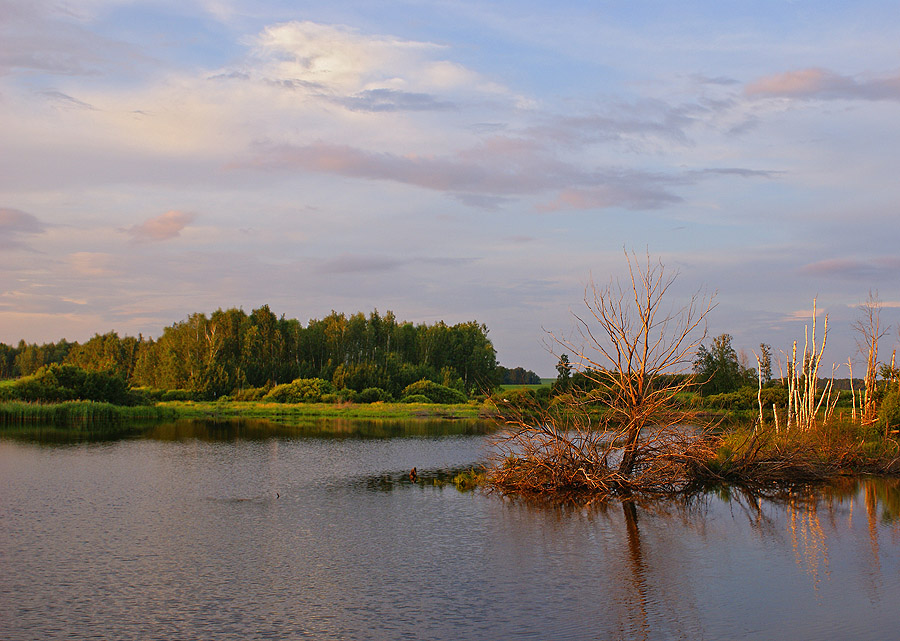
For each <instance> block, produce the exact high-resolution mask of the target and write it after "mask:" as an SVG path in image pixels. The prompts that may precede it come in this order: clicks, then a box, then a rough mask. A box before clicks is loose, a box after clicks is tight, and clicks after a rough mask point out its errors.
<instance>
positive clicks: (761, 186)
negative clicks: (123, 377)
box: [0, 0, 900, 376]
mask: <svg viewBox="0 0 900 641" xmlns="http://www.w3.org/2000/svg"><path fill="white" fill-rule="evenodd" d="M898 33H900V12H898V11H897V10H896V4H895V3H894V2H877V1H869V0H862V1H860V2H853V3H845V2H829V1H823V0H815V1H812V0H810V1H806V0H795V1H787V0H781V1H776V0H755V1H752V2H751V1H738V0H735V1H730V2H722V1H721V0H711V1H708V2H691V1H686V2H679V3H672V2H649V1H648V2H634V1H633V0H619V1H609V2H603V1H591V2H579V1H573V2H565V3H559V2H549V1H545V0H517V1H516V2H506V1H499V2H490V1H487V0H478V1H474V0H473V1H471V2H470V1H468V0H459V1H452V0H445V1H417V2H393V1H390V0H388V1H385V2H377V3H376V2H371V1H363V0H360V1H346V2H343V1H340V0H334V1H330V2H322V1H321V0H317V1H307V2H300V1H296V0H295V1H287V0H177V1H175V0H158V1H147V0H0V342H6V343H8V344H14V343H17V342H18V341H19V340H20V339H25V340H26V341H28V342H38V343H42V342H47V341H56V340H58V339H60V338H66V339H68V340H78V341H84V340H86V339H88V338H90V337H91V336H93V335H94V334H95V333H105V332H107V331H111V330H114V331H117V332H118V333H119V334H120V335H135V336H136V335H137V334H138V333H141V334H143V335H144V336H154V337H156V336H159V335H160V334H161V333H162V329H163V327H165V326H167V325H171V324H172V323H174V322H176V321H179V320H183V319H184V318H186V317H187V316H188V315H189V314H191V313H194V312H206V313H210V312H212V311H214V310H216V309H218V308H223V309H227V308H230V307H240V308H242V309H244V310H245V311H247V312H249V311H251V310H252V309H254V308H256V307H259V306H260V305H263V304H268V305H269V306H270V308H271V309H272V311H274V312H275V313H276V314H278V315H282V314H283V315H285V316H286V317H288V318H298V319H300V320H302V321H304V322H305V321H307V320H309V319H312V318H321V317H323V316H326V315H327V314H329V313H330V312H331V310H337V311H339V312H345V313H348V314H350V313H354V312H356V311H363V312H364V313H367V314H368V313H369V312H370V311H371V310H373V309H376V308H377V309H378V310H379V312H381V313H384V312H386V311H387V310H391V311H393V312H394V314H395V315H396V316H397V317H398V318H399V319H401V320H409V321H413V322H416V323H420V322H424V323H433V322H437V321H439V320H443V321H445V322H447V323H450V324H452V323H457V322H464V321H469V320H477V321H479V322H482V323H485V324H486V325H487V326H488V328H489V329H490V334H489V337H490V338H491V339H492V341H493V343H494V345H495V347H496V348H497V352H498V358H499V361H500V363H501V364H503V365H506V366H507V367H516V366H521V367H526V368H528V369H532V370H534V371H536V372H538V373H539V374H541V375H542V376H552V375H555V371H554V365H555V364H556V362H557V354H559V353H560V352H561V351H565V350H564V349H561V348H560V347H559V346H557V347H555V348H554V347H553V336H556V337H570V338H571V339H572V340H574V341H577V340H579V339H577V334H576V333H573V332H574V325H573V314H579V315H581V314H582V311H583V310H584V297H585V288H586V286H589V284H590V283H591V282H594V283H596V284H597V285H598V286H599V287H603V286H605V285H606V284H607V283H608V282H609V281H610V279H621V278H623V277H627V263H626V260H625V255H626V253H631V252H634V253H635V254H636V255H638V256H646V255H649V256H651V257H652V258H653V260H659V261H661V262H662V263H663V264H664V265H665V267H666V269H667V270H670V272H671V273H673V274H674V273H677V279H676V282H675V285H674V287H673V289H672V291H671V293H670V300H671V303H672V305H673V306H675V307H677V306H678V305H680V304H682V303H684V302H686V301H687V300H688V299H689V298H690V296H691V295H692V294H694V293H695V292H697V291H702V292H707V293H710V294H714V295H715V301H716V307H715V308H714V309H713V310H712V311H711V313H710V314H709V316H708V332H709V334H710V335H718V334H721V333H726V332H727V333H729V334H731V335H732V336H733V337H734V341H733V344H734V346H735V347H736V348H742V349H744V350H745V351H746V352H747V353H748V355H749V356H750V358H751V359H752V353H751V350H753V349H758V348H757V346H758V345H759V343H761V342H765V343H768V344H770V345H771V346H772V348H773V352H774V354H775V355H776V356H779V355H780V352H781V351H782V350H783V351H785V352H789V351H790V349H791V345H792V342H793V341H794V340H798V341H800V349H801V350H802V345H803V340H804V327H805V326H806V325H809V324H810V320H811V310H812V306H813V299H814V298H815V299H816V308H817V311H818V312H819V313H820V317H819V328H820V329H819V331H820V335H821V322H822V317H823V316H824V315H826V314H827V316H828V319H829V321H828V322H829V334H828V345H827V348H826V356H825V359H824V362H825V363H828V364H830V363H832V362H835V363H841V362H846V360H847V358H853V359H854V360H855V361H857V362H860V361H861V360H862V359H860V357H859V355H858V354H857V346H856V334H855V333H854V331H853V329H852V325H853V323H854V321H855V320H857V319H859V318H860V312H859V309H858V306H859V305H860V304H861V303H863V302H864V301H865V300H866V299H867V297H868V295H869V292H870V291H871V292H873V293H874V294H875V295H876V296H877V297H878V299H879V300H880V301H881V305H882V311H881V321H882V327H883V328H888V326H890V327H889V331H888V334H887V336H886V337H885V338H884V339H883V341H882V355H884V354H885V352H887V355H886V358H887V359H889V358H890V350H891V349H893V347H894V346H896V345H897V344H898V342H900V341H898V331H897V328H898V325H900V281H898V273H900V247H898V244H900V216H898V203H900V180H897V178H896V175H895V174H896V172H897V167H898V160H900V39H898V38H897V34H898ZM751 364H754V365H755V362H754V363H751ZM859 367H860V368H861V367H862V366H861V365H859ZM826 369H827V367H826ZM776 370H777V368H776ZM854 373H855V374H857V375H858V374H859V371H856V372H854ZM839 375H844V376H846V369H845V370H844V372H843V374H841V373H839Z"/></svg>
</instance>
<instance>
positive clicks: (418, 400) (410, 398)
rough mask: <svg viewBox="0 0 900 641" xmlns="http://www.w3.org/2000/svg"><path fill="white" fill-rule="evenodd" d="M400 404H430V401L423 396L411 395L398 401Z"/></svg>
mask: <svg viewBox="0 0 900 641" xmlns="http://www.w3.org/2000/svg"><path fill="white" fill-rule="evenodd" d="M400 402H401V403H431V402H432V400H431V399H430V398H428V397H427V396H425V395H424V394H412V395H410V396H404V397H403V398H401V399H400Z"/></svg>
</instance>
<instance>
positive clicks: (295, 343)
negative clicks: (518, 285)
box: [0, 305, 498, 398]
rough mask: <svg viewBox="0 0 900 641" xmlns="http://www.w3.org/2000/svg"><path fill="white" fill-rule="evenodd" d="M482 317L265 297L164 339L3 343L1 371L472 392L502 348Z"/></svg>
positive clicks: (191, 385)
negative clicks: (58, 368) (284, 310)
mask: <svg viewBox="0 0 900 641" xmlns="http://www.w3.org/2000/svg"><path fill="white" fill-rule="evenodd" d="M487 335H488V328H487V327H486V326H485V325H484V324H481V323H478V322H477V321H468V322H463V323H457V324H455V325H447V324H446V323H444V322H443V321H441V322H438V323H434V324H431V325H428V324H424V323H420V324H413V323H411V322H406V321H398V320H397V318H396V317H395V316H394V314H393V313H392V312H390V311H388V312H387V313H386V314H384V315H381V314H379V313H378V311H377V310H374V311H372V312H371V313H370V314H369V315H368V316H366V315H364V314H363V313H362V312H357V313H355V314H352V315H349V316H348V315H346V314H343V313H338V312H335V311H332V312H331V314H329V315H328V316H326V317H325V318H323V319H313V320H310V321H309V322H308V323H307V324H306V325H304V324H303V323H301V322H300V321H299V320H297V319H292V318H285V317H284V315H282V316H281V317H278V316H276V315H275V314H274V313H273V312H272V311H271V310H270V309H269V306H268V305H263V306H262V307H260V308H258V309H254V310H253V311H252V312H251V313H249V314H247V313H246V312H244V311H243V310H242V309H236V308H232V309H227V310H222V309H218V310H216V311H215V312H213V313H212V314H210V315H209V316H207V315H206V314H204V313H194V314H191V315H190V316H188V317H187V318H186V319H185V320H182V321H179V322H176V323H174V324H172V325H170V326H168V327H166V328H165V329H164V330H163V333H162V335H161V336H159V337H158V338H157V339H153V338H145V337H143V336H141V335H139V336H137V337H133V336H123V337H120V336H119V335H118V334H117V333H116V332H108V333H106V334H97V335H95V336H94V337H93V338H91V339H90V340H88V341H86V342H84V343H77V342H68V341H66V340H65V339H63V340H61V341H59V342H57V343H45V344H43V345H36V344H26V343H25V342H24V341H20V342H19V344H18V346H16V347H13V346H10V345H5V344H3V343H0V378H15V377H19V376H28V375H31V374H34V373H36V372H37V371H39V370H40V368H41V367H43V366H45V365H50V364H54V363H56V364H67V365H74V366H77V367H80V368H82V369H84V370H87V371H103V372H110V373H113V374H115V375H117V376H120V377H121V378H122V379H124V380H125V381H126V382H127V383H128V384H129V385H131V386H132V387H148V388H153V389H169V390H174V389H181V390H188V391H191V392H193V393H194V395H195V396H196V397H198V398H218V397H220V396H223V395H227V394H232V393H234V392H236V391H238V392H239V391H241V390H245V389H247V388H263V387H274V386H275V385H278V384H283V383H288V382H290V381H293V380H295V379H298V378H309V379H312V378H318V379H323V380H325V381H328V382H330V383H331V384H332V385H333V386H334V387H335V389H338V390H341V389H348V390H354V391H357V392H361V391H363V390H365V389H369V388H380V389H382V390H384V391H385V392H387V393H388V394H390V395H394V396H398V395H399V394H400V393H401V392H402V390H403V389H404V388H406V387H407V386H408V385H410V384H412V383H414V382H416V381H420V380H430V381H433V382H435V383H438V384H440V385H444V386H446V387H449V388H452V389H456V390H459V391H461V392H463V393H466V394H471V393H473V392H474V391H481V390H487V389H491V388H493V386H494V385H495V384H496V383H497V382H498V380H497V377H498V365H497V357H496V351H495V350H494V346H493V344H492V343H491V341H490V340H489V339H488V336H487Z"/></svg>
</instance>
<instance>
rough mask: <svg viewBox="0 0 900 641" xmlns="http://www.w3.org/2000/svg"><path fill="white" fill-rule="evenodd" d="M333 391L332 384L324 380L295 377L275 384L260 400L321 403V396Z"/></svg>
mask: <svg viewBox="0 0 900 641" xmlns="http://www.w3.org/2000/svg"><path fill="white" fill-rule="evenodd" d="M334 393H335V389H334V386H332V384H331V383H329V382H328V381H326V380H323V379H321V378H297V379H294V380H293V381H291V382H290V383H284V384H282V385H276V386H275V387H273V388H272V390H271V391H270V392H269V393H268V394H266V395H265V396H263V398H262V400H263V401H266V402H268V403H321V402H322V401H323V399H322V397H323V396H325V395H327V394H334Z"/></svg>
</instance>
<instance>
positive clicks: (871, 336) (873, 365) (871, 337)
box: [853, 290, 889, 425]
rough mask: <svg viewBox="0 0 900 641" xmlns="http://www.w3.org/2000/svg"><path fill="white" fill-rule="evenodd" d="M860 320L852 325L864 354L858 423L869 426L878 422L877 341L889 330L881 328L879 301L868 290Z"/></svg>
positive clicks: (861, 309)
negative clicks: (864, 374) (863, 382)
mask: <svg viewBox="0 0 900 641" xmlns="http://www.w3.org/2000/svg"><path fill="white" fill-rule="evenodd" d="M859 311H860V315H861V318H860V319H859V320H857V321H856V322H855V323H853V329H854V330H856V333H857V346H858V347H859V352H860V354H866V355H867V357H866V378H865V395H864V396H863V399H862V403H861V404H860V405H861V407H860V422H861V423H862V424H863V425H870V424H872V423H875V422H876V421H877V420H878V401H877V396H876V394H875V387H876V381H875V376H876V374H877V373H878V341H880V340H881V339H882V338H883V337H884V335H885V334H887V331H888V329H889V328H887V327H885V328H884V329H882V327H881V301H880V300H878V293H877V292H874V293H873V292H872V291H871V290H869V297H868V298H867V299H866V302H865V303H863V304H862V305H860V306H859Z"/></svg>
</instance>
